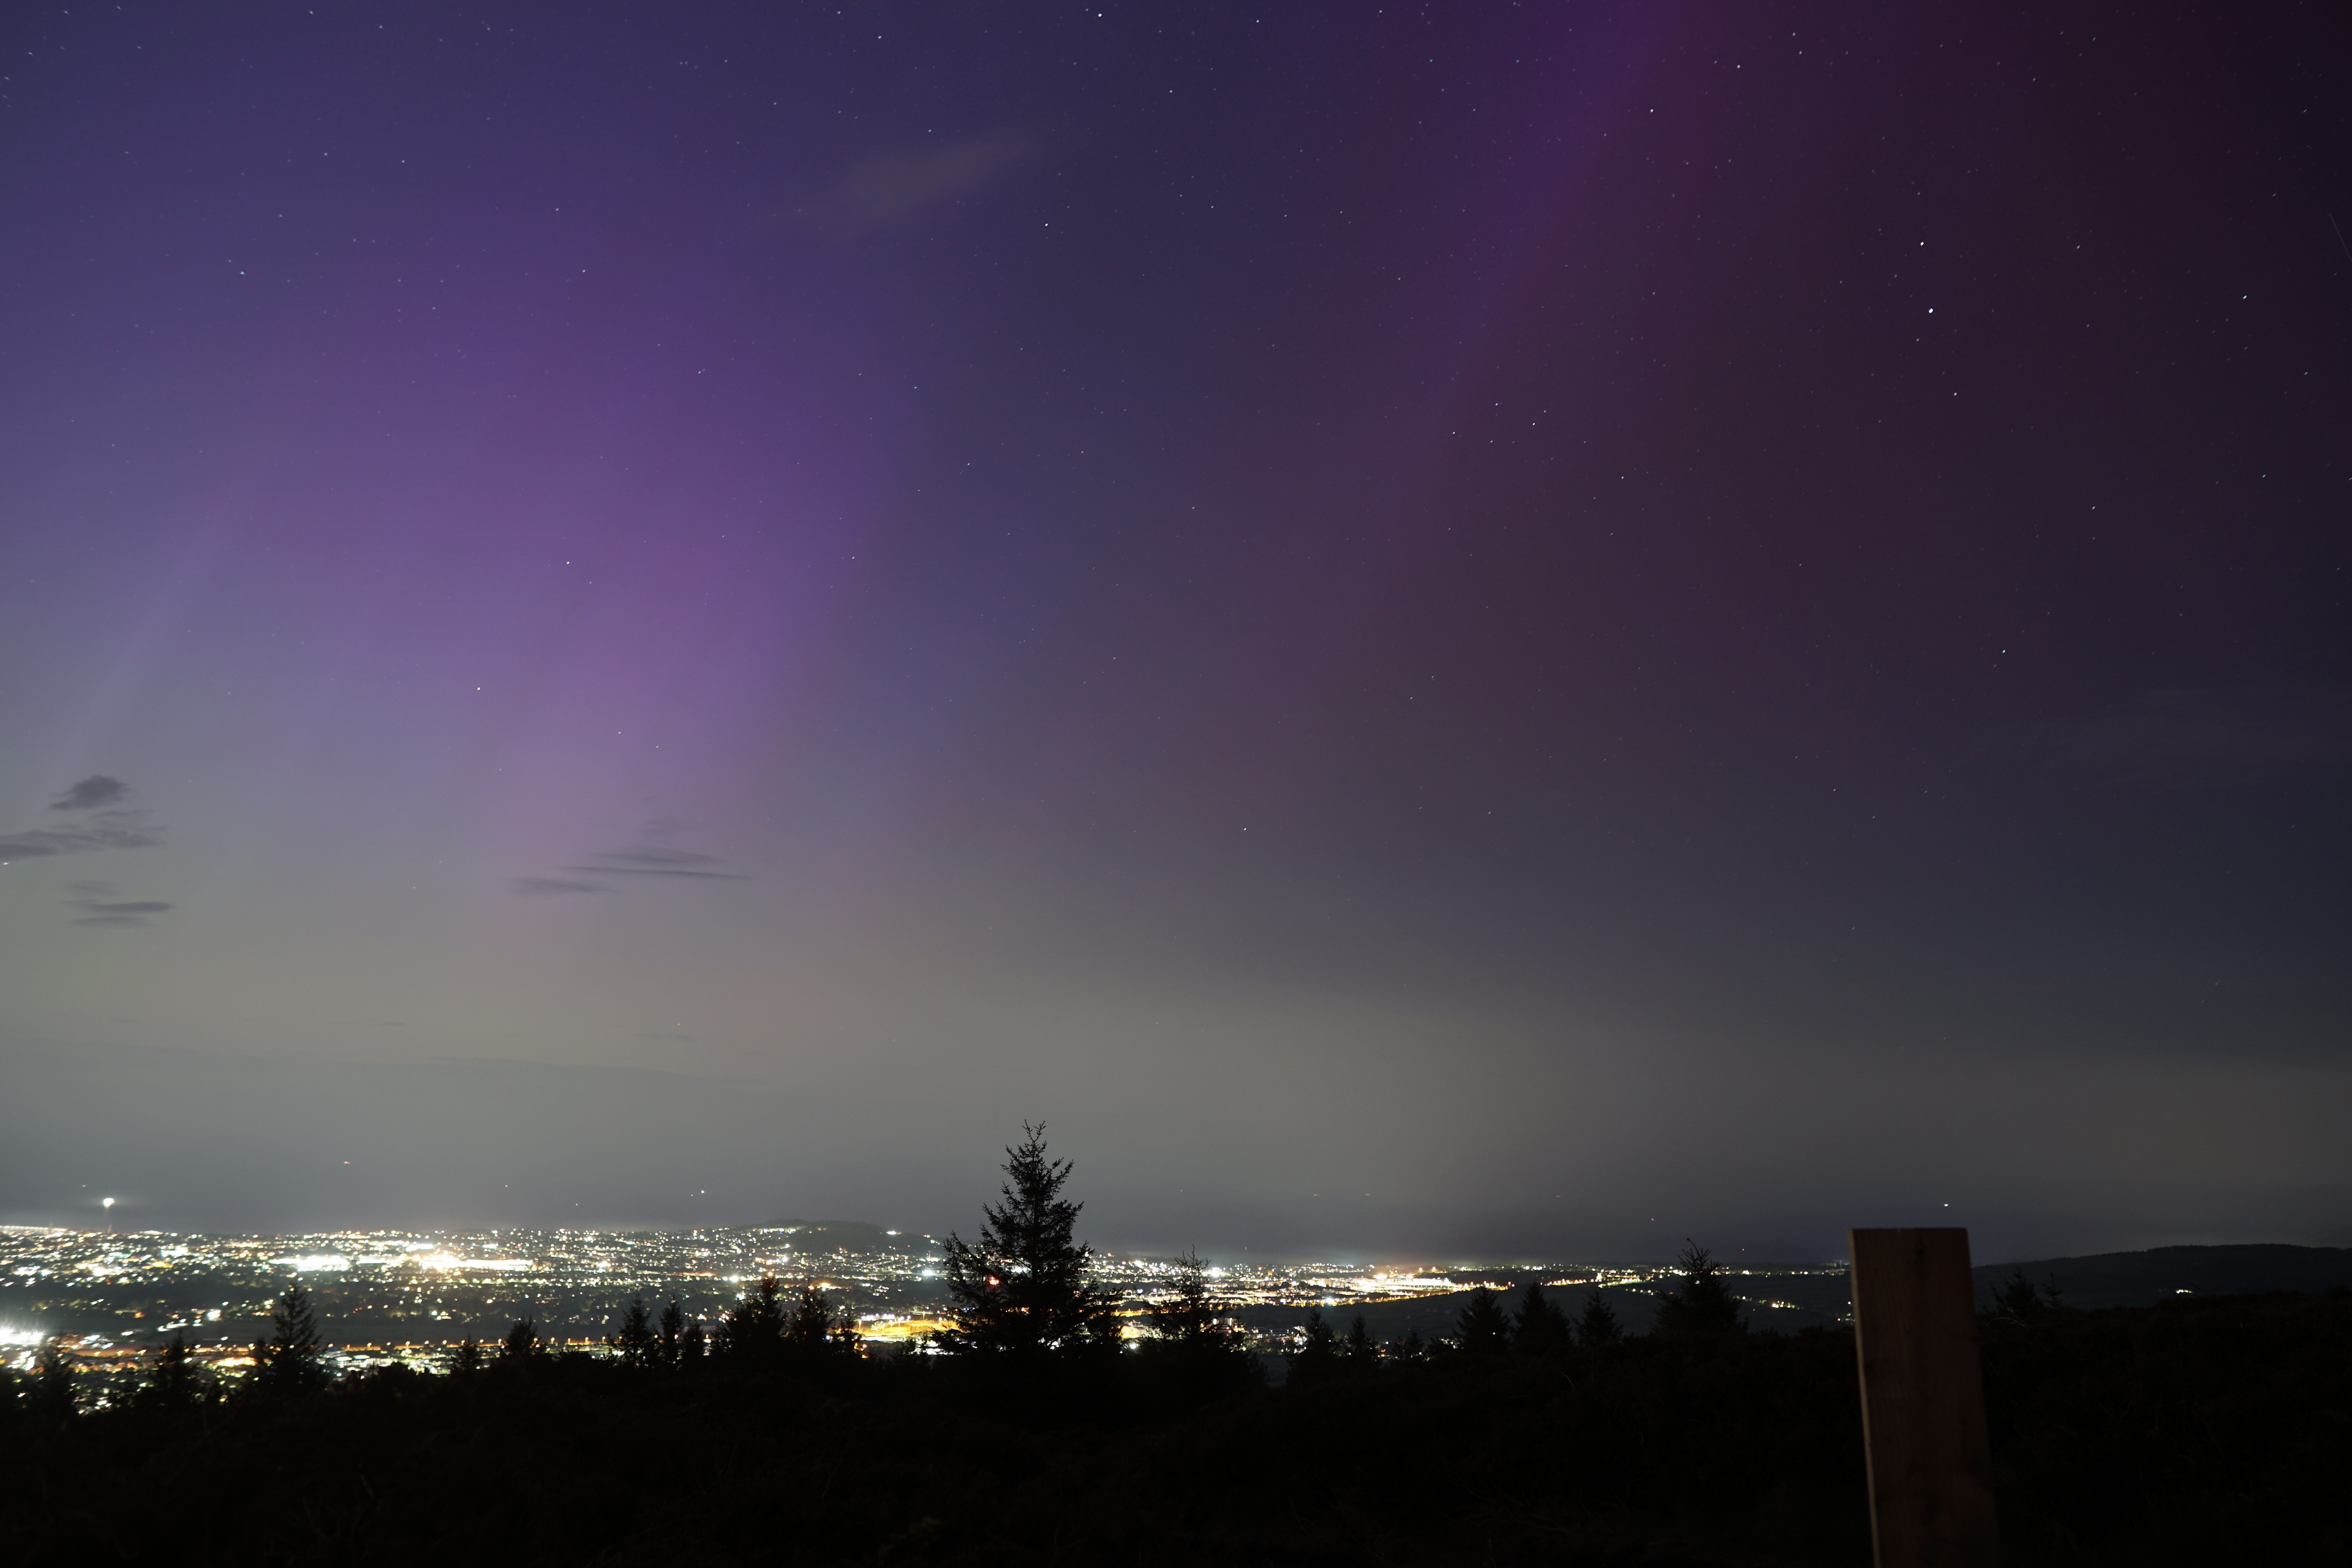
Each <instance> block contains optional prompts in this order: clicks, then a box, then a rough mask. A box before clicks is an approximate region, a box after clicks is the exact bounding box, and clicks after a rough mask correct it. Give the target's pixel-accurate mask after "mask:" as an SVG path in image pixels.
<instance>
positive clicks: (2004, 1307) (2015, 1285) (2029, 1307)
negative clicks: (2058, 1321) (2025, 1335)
mask: <svg viewBox="0 0 2352 1568" xmlns="http://www.w3.org/2000/svg"><path fill="white" fill-rule="evenodd" d="M2064 1294H2065V1292H2063V1291H2062V1290H2060V1289H2058V1280H2057V1279H2056V1277H2055V1276H2053V1277H2052V1279H2051V1280H2050V1282H2049V1283H2048V1284H2047V1285H2036V1284H2034V1282H2033V1281H2032V1280H2031V1279H2027V1278H2026V1277H2025V1269H2024V1268H2023V1267H2022V1266H2021V1267H2019V1268H2017V1269H2015V1270H2014V1271H2013V1272H2011V1275H2010V1277H2009V1278H2008V1279H2004V1280H2002V1281H2001V1282H2000V1288H1999V1289H1996V1290H1995V1291H1994V1292H1993V1298H1992V1300H1993V1310H1996V1311H2000V1312H2005V1313H2007V1314H2008V1315H2009V1316H2011V1317H2012V1318H2015V1319H2018V1320H2019V1321H2027V1320H2030V1319H2033V1318H2038V1317H2040V1316H2042V1314H2043V1313H2044V1312H2054V1311H2056V1310H2058V1304H2059V1301H2060V1300H2062V1299H2063V1296H2064Z"/></svg>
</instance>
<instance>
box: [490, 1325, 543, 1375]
mask: <svg viewBox="0 0 2352 1568" xmlns="http://www.w3.org/2000/svg"><path fill="white" fill-rule="evenodd" d="M544 1353H545V1352H544V1351H543V1350H542V1349H541V1346H540V1342H539V1323H538V1321H536V1320H535V1319H531V1318H517V1319H516V1320H515V1321H514V1327H512V1328H510V1329H509V1330H508V1331H507V1337H506V1338H505V1339H504V1340H502V1341H500V1342H499V1365H500V1366H527V1365H529V1364H530V1363H532V1362H535V1361H537V1360H539V1359H540V1358H541V1355H543V1354H544Z"/></svg>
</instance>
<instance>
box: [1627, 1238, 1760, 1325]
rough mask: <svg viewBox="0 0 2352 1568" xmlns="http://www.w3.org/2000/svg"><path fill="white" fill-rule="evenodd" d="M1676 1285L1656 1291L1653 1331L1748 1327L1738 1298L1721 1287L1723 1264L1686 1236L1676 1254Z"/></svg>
mask: <svg viewBox="0 0 2352 1568" xmlns="http://www.w3.org/2000/svg"><path fill="white" fill-rule="evenodd" d="M1675 1274H1676V1277H1677V1283H1676V1285H1675V1289H1671V1290H1661V1291H1659V1292H1658V1315H1657V1317H1656V1318H1655V1319H1654V1321H1652V1323H1651V1327H1650V1331H1651V1332H1652V1333H1654V1334H1733V1333H1742V1332H1745V1331H1747V1328H1748V1325H1747V1324H1746V1323H1745V1322H1744V1321H1741V1320H1740V1316H1739V1300H1738V1297H1736V1296H1734V1295H1732V1293H1731V1292H1730V1291H1728V1290H1727V1289H1724V1286H1723V1279H1722V1274H1723V1265H1721V1264H1720V1263H1717V1261H1716V1260H1715V1259H1714V1258H1711V1257H1709V1256H1708V1255H1707V1250H1706V1247H1701V1246H1700V1245H1699V1244H1698V1243H1697V1242H1696V1241H1690V1240H1688V1238H1685V1246H1684V1248H1683V1251H1682V1252H1681V1254H1680V1255H1679V1256H1677V1257H1676V1258H1675Z"/></svg>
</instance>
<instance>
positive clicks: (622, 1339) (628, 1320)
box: [605, 1296, 662, 1367]
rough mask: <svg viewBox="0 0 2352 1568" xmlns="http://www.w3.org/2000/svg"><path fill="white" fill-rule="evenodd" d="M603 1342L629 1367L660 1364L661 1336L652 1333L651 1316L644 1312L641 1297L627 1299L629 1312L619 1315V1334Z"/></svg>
mask: <svg viewBox="0 0 2352 1568" xmlns="http://www.w3.org/2000/svg"><path fill="white" fill-rule="evenodd" d="M605 1343H606V1344H608V1345H610V1346H612V1347H613V1349H614V1350H615V1351H617V1352H620V1357H621V1360H622V1361H623V1363H625V1364H627V1365H629V1366H635V1367H648V1366H656V1365H659V1364H660V1363H661V1359H662V1355H661V1350H662V1342H661V1336H660V1335H658V1334H656V1332H655V1331H654V1320H653V1314H652V1313H650V1312H648V1311H646V1299H645V1298H644V1297H643V1296H632V1297H630V1298H629V1310H627V1311H626V1312H625V1313H623V1314H622V1315H621V1331H620V1332H618V1333H616V1334H614V1336H613V1337H612V1338H611V1339H609V1340H606V1341H605Z"/></svg>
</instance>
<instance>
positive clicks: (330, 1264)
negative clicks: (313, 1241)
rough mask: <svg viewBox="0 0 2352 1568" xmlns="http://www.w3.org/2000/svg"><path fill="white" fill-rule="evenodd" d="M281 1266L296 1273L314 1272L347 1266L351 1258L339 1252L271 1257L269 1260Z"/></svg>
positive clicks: (348, 1266)
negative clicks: (293, 1256) (295, 1256)
mask: <svg viewBox="0 0 2352 1568" xmlns="http://www.w3.org/2000/svg"><path fill="white" fill-rule="evenodd" d="M269 1261H270V1262H272V1263H275V1264H277V1265H278V1267H279V1268H291V1269H292V1270H294V1272H295V1273H297V1274H316V1273H318V1272H320V1270H322V1269H328V1268H350V1267H351V1266H352V1260H351V1259H350V1258H345V1257H344V1256H343V1255H342V1254H341V1253H340V1252H313V1253H309V1254H307V1255H305V1256H303V1257H300V1258H271V1259H270V1260H269Z"/></svg>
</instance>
